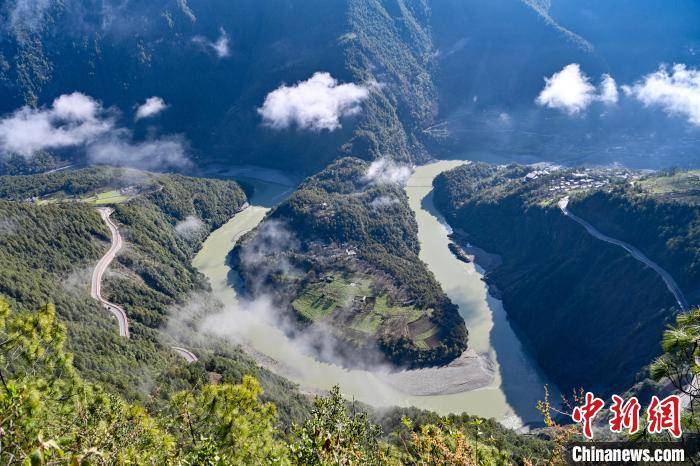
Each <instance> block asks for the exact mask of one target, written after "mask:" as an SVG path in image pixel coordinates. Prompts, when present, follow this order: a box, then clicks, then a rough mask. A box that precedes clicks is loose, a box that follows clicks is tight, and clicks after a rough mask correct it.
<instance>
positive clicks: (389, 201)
mask: <svg viewBox="0 0 700 466" xmlns="http://www.w3.org/2000/svg"><path fill="white" fill-rule="evenodd" d="M398 203H399V200H398V199H396V198H395V197H391V196H379V197H376V198H374V199H372V202H370V203H369V206H370V207H371V208H373V209H375V210H383V209H387V208H389V207H391V206H393V205H395V204H398Z"/></svg>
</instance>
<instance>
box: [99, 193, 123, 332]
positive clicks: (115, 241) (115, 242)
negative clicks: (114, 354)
mask: <svg viewBox="0 0 700 466" xmlns="http://www.w3.org/2000/svg"><path fill="white" fill-rule="evenodd" d="M97 211H98V212H99V213H100V216H101V217H102V220H104V222H105V223H106V224H107V227H109V231H110V232H111V233H112V245H111V246H110V248H109V251H107V253H106V254H105V255H104V256H102V258H101V259H100V261H99V262H98V263H97V265H96V266H95V270H93V271H92V282H91V283H90V296H92V298H93V299H96V300H97V301H99V302H100V303H102V306H104V307H105V308H106V309H107V310H108V311H110V312H111V313H112V314H114V317H116V318H117V322H119V336H122V337H126V338H129V319H128V318H127V317H126V311H124V309H123V308H122V307H121V306H119V305H117V304H114V303H111V302H109V301H107V300H106V299H104V298H103V297H102V275H104V273H105V270H107V267H109V264H110V263H111V262H112V260H113V259H114V256H116V255H117V252H119V250H120V249H121V248H122V244H123V241H122V235H121V234H119V229H118V228H117V226H116V225H115V224H114V222H112V219H111V218H109V216H110V215H112V212H113V210H112V209H110V208H107V207H100V208H98V209H97Z"/></svg>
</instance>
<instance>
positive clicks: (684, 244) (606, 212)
mask: <svg viewBox="0 0 700 466" xmlns="http://www.w3.org/2000/svg"><path fill="white" fill-rule="evenodd" d="M699 176H700V175H699V174H698V172H697V171H679V170H672V171H668V172H662V173H657V174H651V175H646V176H643V177H642V178H640V179H639V180H636V181H635V182H634V183H633V184H631V183H618V184H616V185H615V186H614V187H612V188H611V189H609V190H605V191H598V192H595V193H590V194H587V195H584V196H578V197H576V198H574V199H572V201H571V203H570V209H571V211H572V212H574V213H576V214H578V215H580V216H582V217H583V218H585V219H587V220H589V221H590V222H592V223H593V224H595V225H596V227H597V228H598V229H600V230H601V231H602V232H603V233H606V234H608V235H610V236H614V237H616V238H619V239H621V240H622V241H626V242H628V243H630V244H633V245H634V246H636V247H637V248H639V249H640V250H642V251H643V252H644V254H645V255H647V256H648V257H649V258H650V259H652V260H653V261H655V262H657V263H658V264H659V265H661V266H662V267H663V268H665V269H666V270H668V272H669V273H670V274H671V275H672V276H673V278H674V279H675V280H676V281H677V282H678V285H679V286H680V287H681V288H682V289H683V291H684V292H685V295H686V298H687V299H688V300H689V301H690V302H695V303H697V302H700V178H699Z"/></svg>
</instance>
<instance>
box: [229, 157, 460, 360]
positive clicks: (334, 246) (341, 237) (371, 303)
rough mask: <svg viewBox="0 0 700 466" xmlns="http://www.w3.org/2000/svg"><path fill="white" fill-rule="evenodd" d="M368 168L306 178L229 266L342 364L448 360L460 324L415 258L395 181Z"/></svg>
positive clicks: (355, 163)
mask: <svg viewBox="0 0 700 466" xmlns="http://www.w3.org/2000/svg"><path fill="white" fill-rule="evenodd" d="M368 168H369V165H368V164H367V163H365V162H363V161H361V160H359V159H353V158H345V159H341V160H339V161H337V162H335V163H333V164H331V165H330V166H329V167H327V168H326V169H325V170H323V171H322V172H320V173H319V174H318V175H315V176H313V177H311V178H309V179H307V180H306V181H305V182H304V183H303V184H302V185H301V186H300V187H299V189H298V190H297V191H296V192H295V193H294V194H293V195H292V196H291V197H290V198H289V199H288V200H287V201H285V202H284V203H282V204H281V205H279V206H278V207H276V208H275V209H274V210H273V211H272V212H271V213H270V214H269V215H268V217H267V218H266V219H265V220H264V221H263V223H262V224H261V225H260V226H259V227H258V228H257V229H256V230H255V231H254V232H253V233H252V234H249V235H248V236H247V237H246V238H245V239H244V240H242V241H241V242H240V243H239V244H238V245H237V246H236V248H235V249H234V251H233V252H232V261H233V267H234V268H235V269H237V270H239V271H240V273H241V276H242V278H243V282H244V284H245V287H246V291H247V294H248V295H249V296H250V297H252V298H256V299H259V298H261V297H270V299H272V300H273V302H275V303H276V304H278V306H281V307H283V308H288V309H289V310H290V311H291V314H292V315H294V316H295V317H296V318H297V319H298V321H299V322H300V323H301V325H302V326H303V327H306V328H308V327H311V328H312V330H313V329H316V330H318V332H316V333H313V334H312V335H313V336H312V341H313V343H314V344H316V345H318V346H319V347H322V346H323V344H324V343H325V340H326V339H327V338H328V334H331V335H333V336H334V337H335V339H334V341H332V342H331V343H330V346H331V348H330V349H331V350H332V352H335V353H340V354H339V355H340V356H341V357H343V359H344V362H345V364H347V365H351V366H362V365H367V364H373V363H377V362H383V361H382V360H383V359H384V358H387V359H388V360H389V361H391V362H392V363H394V364H395V365H397V366H404V367H420V366H427V365H434V364H439V363H445V362H448V361H450V360H452V359H454V358H456V357H457V356H459V355H460V354H461V353H462V352H463V351H464V349H465V348H466V341H467V332H466V329H465V326H464V321H463V320H462V318H461V317H460V315H459V314H458V312H457V308H456V306H455V305H454V304H453V303H451V302H450V300H449V298H447V296H446V295H445V294H444V292H443V291H442V289H441V288H440V285H439V284H438V283H437V282H436V280H435V278H434V277H433V276H432V274H431V273H430V272H429V271H428V270H427V268H426V267H425V264H423V263H422V262H421V261H420V260H419V259H418V249H419V246H418V238H417V226H416V223H415V219H414V218H413V215H412V212H411V210H410V208H409V206H408V201H407V199H406V195H405V193H404V192H403V190H402V189H401V187H400V185H398V184H396V183H388V182H378V181H377V180H372V179H370V178H369V177H368V176H367V173H368ZM377 349H379V350H380V352H381V353H380V354H382V355H383V357H381V358H380V357H379V354H376V350H377ZM358 350H361V352H358Z"/></svg>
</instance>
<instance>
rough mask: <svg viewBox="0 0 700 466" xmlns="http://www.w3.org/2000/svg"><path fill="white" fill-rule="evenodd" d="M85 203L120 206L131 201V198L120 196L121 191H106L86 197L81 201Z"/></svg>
mask: <svg viewBox="0 0 700 466" xmlns="http://www.w3.org/2000/svg"><path fill="white" fill-rule="evenodd" d="M81 200H82V201H83V202H88V203H90V204H94V205H102V204H119V203H122V202H126V201H128V200H129V196H125V195H123V194H120V193H119V191H116V190H112V191H105V192H102V193H97V194H95V195H93V196H88V197H84V198H82V199H81Z"/></svg>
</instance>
